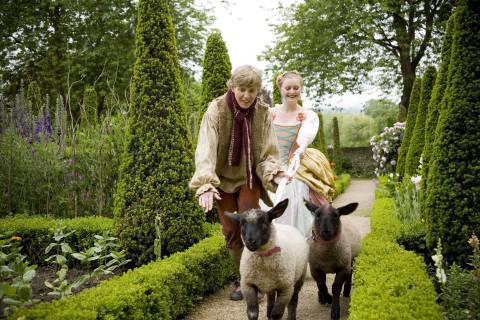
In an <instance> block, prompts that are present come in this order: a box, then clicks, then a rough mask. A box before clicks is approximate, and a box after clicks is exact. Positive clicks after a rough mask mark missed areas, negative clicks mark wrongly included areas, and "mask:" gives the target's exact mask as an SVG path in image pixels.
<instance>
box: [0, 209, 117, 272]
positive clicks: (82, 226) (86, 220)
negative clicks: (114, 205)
mask: <svg viewBox="0 0 480 320" xmlns="http://www.w3.org/2000/svg"><path fill="white" fill-rule="evenodd" d="M57 224H63V225H65V231H66V232H69V231H71V230H75V232H74V233H73V234H71V235H70V236H68V238H67V239H66V241H67V242H68V243H69V244H70V246H71V247H72V249H73V250H74V251H76V252H78V251H80V250H83V249H85V248H89V247H91V246H93V243H94V240H95V238H94V237H93V236H94V235H95V234H98V235H102V234H104V233H106V232H109V233H110V234H111V235H113V234H114V229H113V220H112V219H111V218H106V217H81V218H75V219H55V218H45V217H40V216H33V217H25V218H24V217H21V218H15V217H12V218H4V219H0V233H1V234H8V235H9V234H12V235H18V236H20V237H21V238H22V247H23V249H22V250H23V254H25V255H26V256H27V257H28V261H29V262H30V263H32V264H44V263H45V262H44V260H45V259H46V258H47V257H48V256H49V255H50V254H45V248H46V247H47V246H48V245H49V244H50V243H51V242H53V234H54V228H55V226H56V225H57Z"/></svg>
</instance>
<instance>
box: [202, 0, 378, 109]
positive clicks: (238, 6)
mask: <svg viewBox="0 0 480 320" xmlns="http://www.w3.org/2000/svg"><path fill="white" fill-rule="evenodd" d="M198 2H199V3H202V0H198ZM228 2H229V3H228V5H226V4H223V3H221V2H220V1H218V2H217V4H216V5H215V6H214V8H213V12H212V14H213V15H214V16H215V18H216V21H215V23H214V25H213V27H214V28H216V29H219V30H220V32H221V33H222V37H223V39H224V41H225V43H226V45H227V48H228V53H229V55H230V61H231V62H232V67H233V69H235V68H236V67H238V66H241V65H243V64H251V65H254V66H256V67H258V68H260V69H262V70H264V69H265V68H266V67H267V62H266V61H262V60H259V59H258V58H257V57H258V55H260V54H261V53H262V52H263V51H264V50H265V49H266V48H267V46H268V45H271V44H273V42H274V40H275V38H274V34H273V31H272V27H271V26H270V25H271V24H274V23H277V22H279V18H278V10H275V9H276V8H277V7H278V4H279V3H281V4H282V5H283V6H284V7H287V6H288V5H290V4H292V3H294V2H298V0H297V1H295V0H262V1H258V0H229V1H228ZM263 81H264V83H265V84H266V86H267V87H268V88H269V89H270V90H271V89H272V88H271V80H270V79H265V78H264V79H263ZM380 97H382V93H381V92H380V91H379V90H377V89H375V88H372V89H370V90H368V91H367V92H364V93H363V94H353V93H347V94H344V95H341V96H333V97H331V98H328V99H326V100H325V102H326V104H325V105H327V104H329V105H333V106H336V107H339V108H342V109H343V110H344V111H346V112H355V111H360V110H361V107H362V106H363V104H364V103H365V102H366V101H367V100H369V99H375V98H380ZM303 100H304V105H305V106H306V107H307V108H308V107H309V106H311V105H312V103H311V100H310V99H308V97H305V93H304V99H303Z"/></svg>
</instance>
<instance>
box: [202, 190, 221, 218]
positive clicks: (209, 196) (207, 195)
mask: <svg viewBox="0 0 480 320" xmlns="http://www.w3.org/2000/svg"><path fill="white" fill-rule="evenodd" d="M213 198H215V199H216V200H222V198H220V196H219V195H218V193H216V192H213V191H207V192H204V193H202V194H201V195H200V196H199V197H198V204H199V205H200V207H202V209H203V212H205V213H207V212H209V211H210V210H212V208H213Z"/></svg>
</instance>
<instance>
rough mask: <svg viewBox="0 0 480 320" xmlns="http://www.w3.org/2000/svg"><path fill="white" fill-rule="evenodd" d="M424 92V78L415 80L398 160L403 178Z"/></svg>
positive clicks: (397, 169) (399, 171) (398, 168)
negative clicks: (418, 108)
mask: <svg viewBox="0 0 480 320" xmlns="http://www.w3.org/2000/svg"><path fill="white" fill-rule="evenodd" d="M421 90H422V78H420V77H418V78H416V79H415V82H414V83H413V88H412V94H411V95H410V103H409V105H408V114H407V123H406V127H405V135H404V136H403V139H402V144H401V145H400V150H399V151H398V158H397V168H396V171H397V174H399V175H400V176H403V174H404V173H405V161H406V158H407V152H408V147H409V146H410V139H411V138H412V134H413V129H414V128H415V121H416V120H417V106H418V103H419V101H420V91H421Z"/></svg>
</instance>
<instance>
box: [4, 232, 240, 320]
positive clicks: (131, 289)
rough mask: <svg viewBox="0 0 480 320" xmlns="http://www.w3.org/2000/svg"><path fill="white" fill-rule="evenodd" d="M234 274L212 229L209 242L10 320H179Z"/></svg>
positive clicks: (19, 314)
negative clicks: (21, 318) (18, 319)
mask: <svg viewBox="0 0 480 320" xmlns="http://www.w3.org/2000/svg"><path fill="white" fill-rule="evenodd" d="M235 275H236V272H235V267H234V265H233V263H232V260H231V258H230V256H229V254H228V251H227V250H226V248H225V240H224V239H223V235H222V234H221V232H220V230H219V225H216V226H215V231H212V236H211V237H209V238H206V239H204V240H202V241H201V242H199V243H197V244H195V245H193V246H192V247H190V248H189V249H188V250H186V251H184V252H179V253H176V254H174V255H172V256H170V257H168V258H165V259H163V260H161V261H156V262H152V263H150V264H148V265H144V266H142V267H139V268H137V269H135V270H131V271H128V272H127V273H125V274H124V275H122V276H121V277H115V278H112V279H109V280H107V281H104V282H102V283H101V284H100V285H98V286H96V287H95V288H92V289H88V290H85V291H83V292H81V293H80V294H78V295H75V296H73V297H68V298H65V299H62V300H59V301H54V302H52V303H42V304H39V305H37V306H35V307H34V308H32V309H29V310H27V309H23V310H19V311H17V312H16V313H15V314H14V315H13V316H12V319H17V318H19V317H21V316H25V317H26V318H27V319H45V320H50V319H51V320H53V319H62V320H67V319H72V320H73V319H165V320H169V319H171V320H173V319H179V318H181V317H182V316H184V315H185V314H186V313H187V312H188V310H189V308H190V307H191V306H192V305H193V304H194V303H195V302H196V301H197V300H198V299H200V298H201V297H203V296H204V295H205V294H206V293H208V292H211V291H212V290H214V289H217V288H218V287H220V286H221V285H222V284H223V283H225V282H226V281H227V280H231V279H232V278H233V277H234V276H235Z"/></svg>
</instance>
